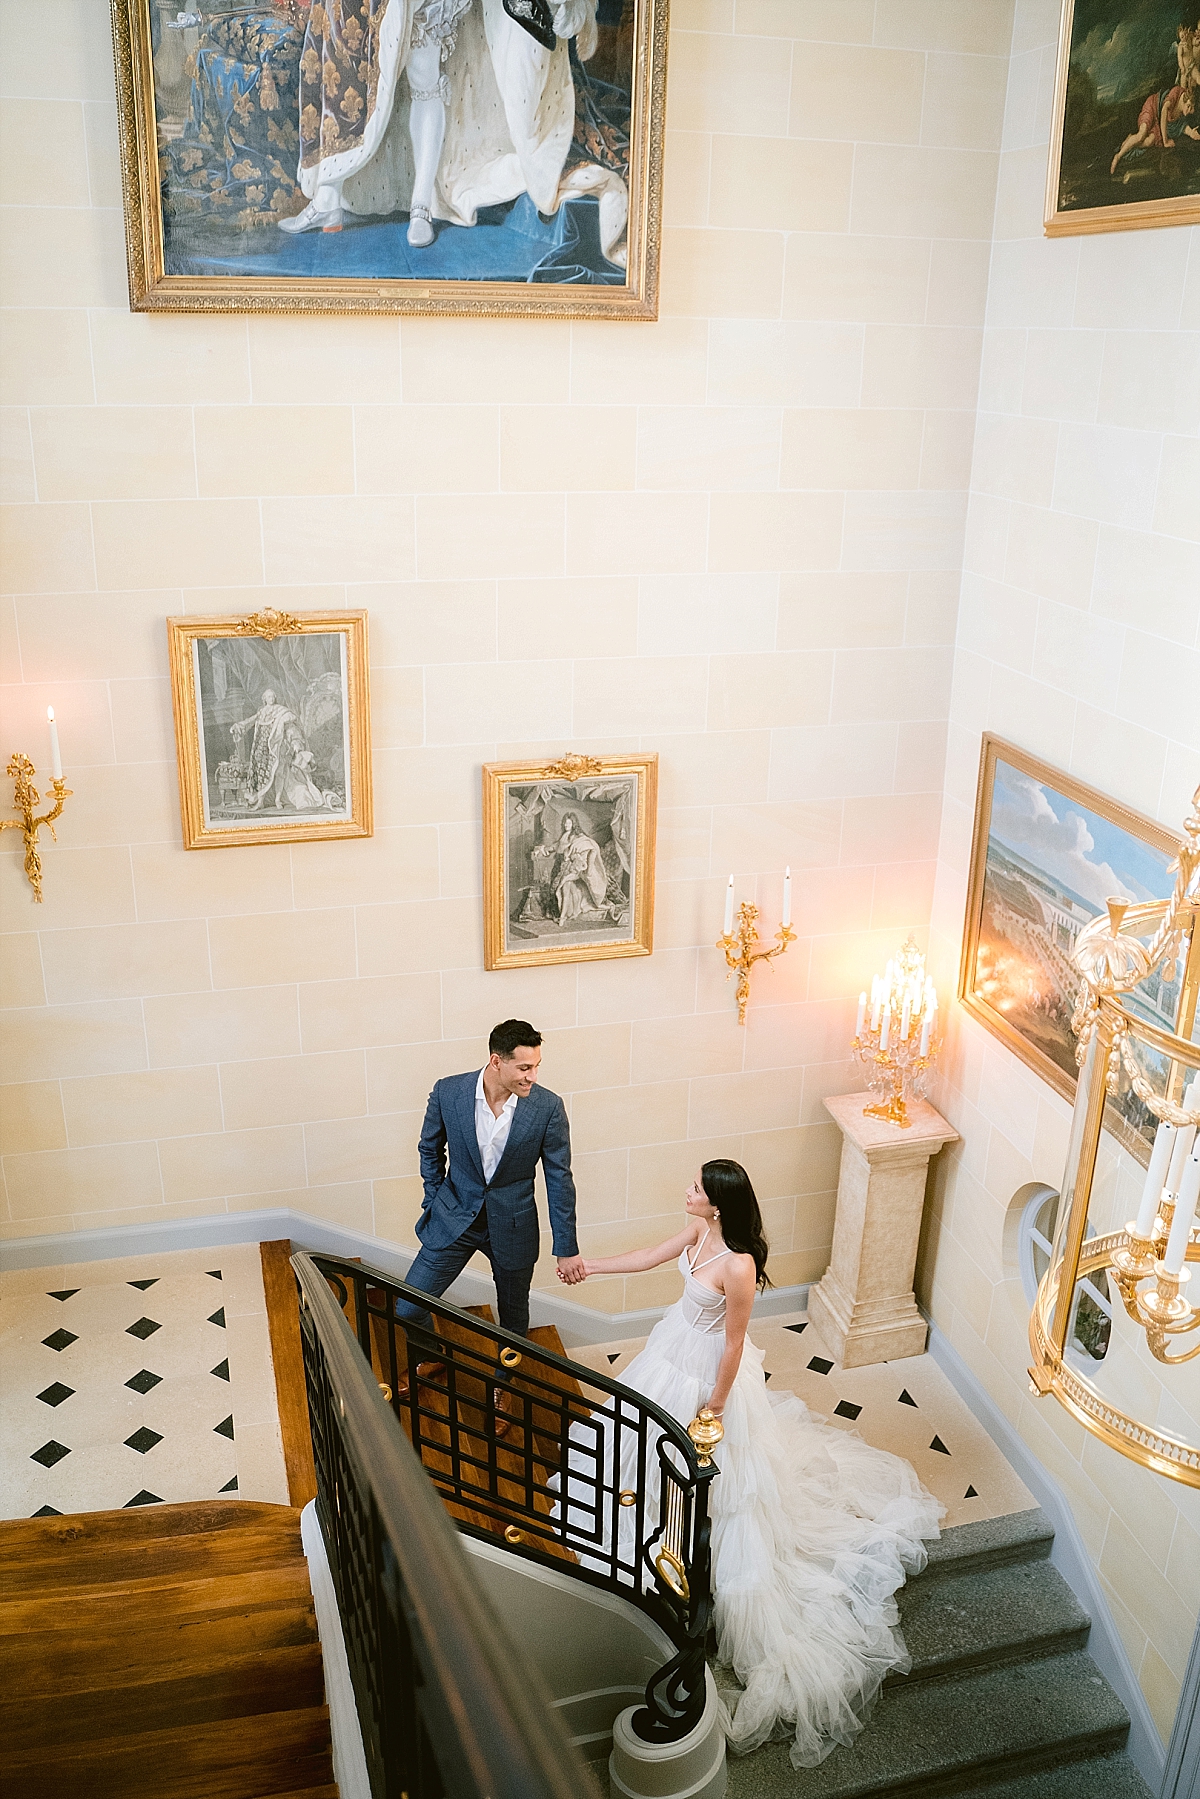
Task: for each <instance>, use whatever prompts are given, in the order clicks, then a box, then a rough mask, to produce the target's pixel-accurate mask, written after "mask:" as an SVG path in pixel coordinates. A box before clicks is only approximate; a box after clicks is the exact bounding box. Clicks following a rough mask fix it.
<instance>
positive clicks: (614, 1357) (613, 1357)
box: [608, 1349, 621, 1368]
mask: <svg viewBox="0 0 1200 1799" xmlns="http://www.w3.org/2000/svg"><path fill="white" fill-rule="evenodd" d="M620 1359H621V1352H620V1350H619V1349H618V1351H617V1353H616V1355H610V1356H609V1358H608V1363H609V1367H610V1368H611V1366H612V1364H613V1363H614V1362H619V1361H620Z"/></svg>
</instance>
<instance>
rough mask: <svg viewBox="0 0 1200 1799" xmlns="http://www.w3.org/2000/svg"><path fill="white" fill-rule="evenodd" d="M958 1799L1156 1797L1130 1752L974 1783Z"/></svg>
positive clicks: (1148, 1798) (1143, 1798) (1137, 1798)
mask: <svg viewBox="0 0 1200 1799" xmlns="http://www.w3.org/2000/svg"><path fill="white" fill-rule="evenodd" d="M958 1799H1155V1794H1154V1790H1153V1788H1151V1787H1148V1786H1147V1785H1146V1782H1145V1781H1144V1780H1143V1779H1142V1777H1141V1775H1140V1774H1139V1773H1138V1771H1137V1769H1136V1768H1135V1767H1134V1765H1133V1763H1132V1762H1131V1761H1130V1759H1129V1757H1128V1756H1127V1755H1106V1756H1104V1757H1103V1758H1101V1759H1099V1760H1096V1761H1085V1762H1069V1763H1068V1764H1067V1765H1066V1767H1059V1768H1041V1769H1039V1770H1038V1772H1037V1773H1036V1774H1023V1775H1021V1776H1020V1777H1019V1778H1018V1779H1016V1780H1002V1781H1000V1783H999V1784H998V1785H994V1786H973V1787H968V1788H966V1789H965V1790H964V1791H963V1792H962V1793H960V1794H959V1796H958Z"/></svg>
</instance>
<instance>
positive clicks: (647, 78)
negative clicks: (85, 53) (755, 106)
mask: <svg viewBox="0 0 1200 1799" xmlns="http://www.w3.org/2000/svg"><path fill="white" fill-rule="evenodd" d="M113 18H114V32H115V43H116V61H117V74H118V81H117V87H118V105H119V128H120V132H121V146H122V157H123V170H124V181H125V205H126V227H127V228H126V239H127V245H128V252H129V280H130V301H131V305H132V306H133V308H134V310H135V311H171V310H178V311H192V312H195V311H205V310H216V311H223V312H229V311H241V312H253V311H272V312H277V311H309V312H321V311H332V312H353V311H359V312H407V313H432V314H438V313H476V314H499V315H506V314H513V315H518V316H536V315H539V314H549V315H551V316H558V317H588V316H598V317H626V318H635V319H637V318H640V319H653V318H655V317H656V316H657V285H658V243H659V218H660V171H661V163H662V129H663V105H664V93H665V79H666V19H667V0H205V4H203V5H200V4H196V3H195V0H192V3H191V4H183V0H113Z"/></svg>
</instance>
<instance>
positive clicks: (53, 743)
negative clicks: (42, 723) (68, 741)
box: [46, 706, 62, 781]
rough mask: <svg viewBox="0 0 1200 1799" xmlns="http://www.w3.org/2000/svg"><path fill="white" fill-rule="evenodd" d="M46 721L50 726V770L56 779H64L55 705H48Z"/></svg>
mask: <svg viewBox="0 0 1200 1799" xmlns="http://www.w3.org/2000/svg"><path fill="white" fill-rule="evenodd" d="M46 723H47V724H48V725H49V726H50V772H51V774H52V775H53V776H54V779H55V780H56V781H61V780H62V757H61V755H60V754H59V750H58V726H57V725H56V724H55V722H54V707H53V706H47V707H46Z"/></svg>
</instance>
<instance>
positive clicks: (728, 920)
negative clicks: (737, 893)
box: [724, 875, 733, 937]
mask: <svg viewBox="0 0 1200 1799" xmlns="http://www.w3.org/2000/svg"><path fill="white" fill-rule="evenodd" d="M732 931H733V876H732V875H730V877H729V885H728V887H727V888H726V889H725V931H724V935H725V936H726V937H728V936H730V935H731V933H732Z"/></svg>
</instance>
